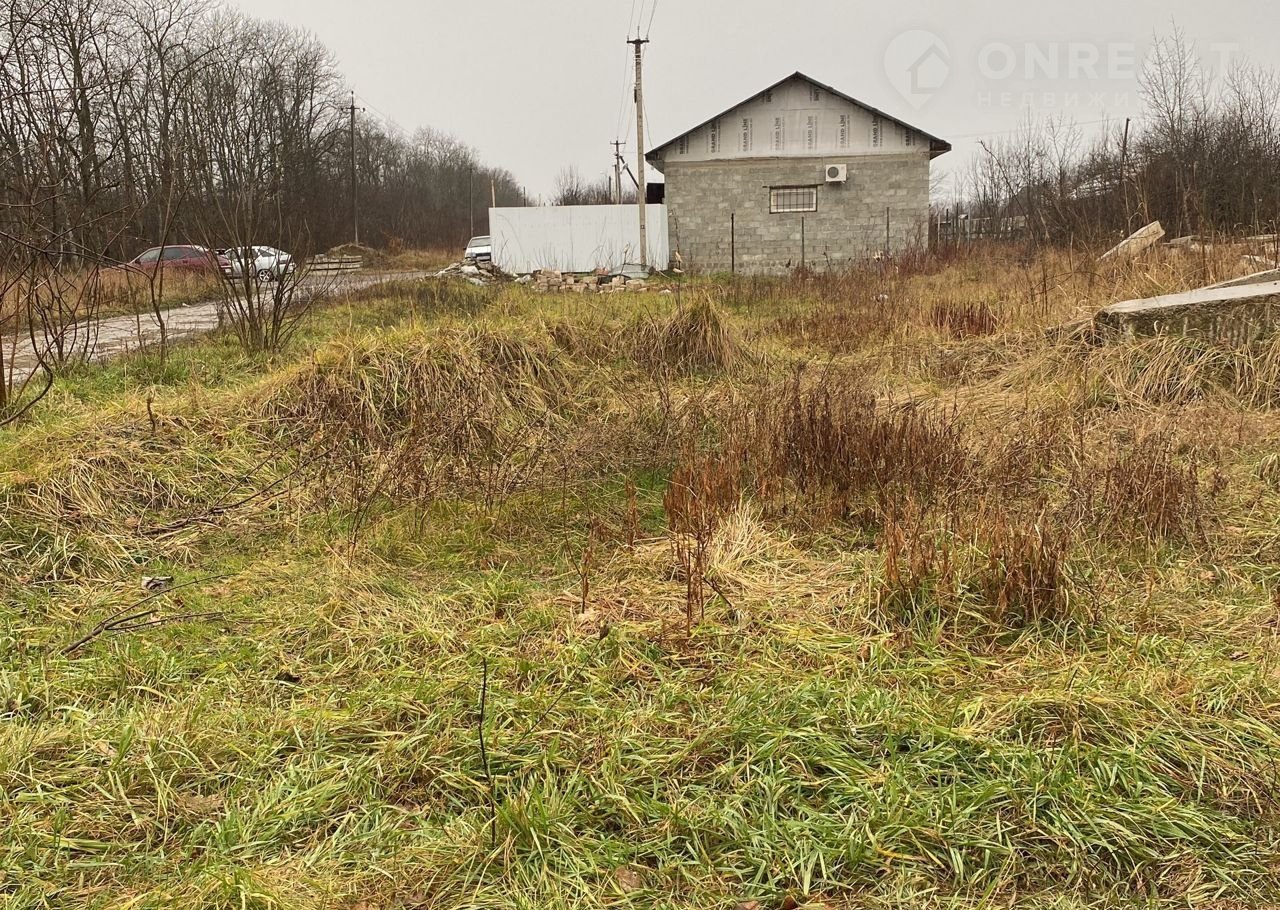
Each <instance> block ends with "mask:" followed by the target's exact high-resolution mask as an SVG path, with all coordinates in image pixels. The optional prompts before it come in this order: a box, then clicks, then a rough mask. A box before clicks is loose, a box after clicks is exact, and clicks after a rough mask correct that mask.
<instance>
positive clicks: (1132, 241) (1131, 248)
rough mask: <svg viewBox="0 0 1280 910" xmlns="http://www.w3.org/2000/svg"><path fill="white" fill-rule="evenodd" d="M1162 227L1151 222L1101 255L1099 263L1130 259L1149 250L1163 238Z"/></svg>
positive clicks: (1157, 223) (1155, 222)
mask: <svg viewBox="0 0 1280 910" xmlns="http://www.w3.org/2000/svg"><path fill="white" fill-rule="evenodd" d="M1164 233H1165V232H1164V225H1162V224H1161V223H1160V222H1159V221H1153V222H1151V224H1148V225H1147V226H1146V227H1144V228H1143V229H1142V230H1140V231H1135V232H1134V233H1133V234H1132V235H1131V236H1130V237H1129V238H1128V239H1127V240H1125V241H1124V242H1123V243H1121V244H1119V245H1118V246H1115V247H1113V248H1111V249H1110V250H1107V252H1105V253H1103V254H1102V259H1101V260H1099V261H1101V262H1107V261H1108V260H1111V259H1132V258H1133V257H1134V256H1137V255H1138V254H1139V253H1141V252H1143V251H1144V250H1149V249H1150V248H1151V247H1153V246H1155V245H1156V244H1157V243H1159V242H1160V241H1161V240H1162V239H1163V238H1164ZM1179 239H1181V238H1179Z"/></svg>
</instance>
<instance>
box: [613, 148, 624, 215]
mask: <svg viewBox="0 0 1280 910" xmlns="http://www.w3.org/2000/svg"><path fill="white" fill-rule="evenodd" d="M613 201H614V204H615V205H622V143H621V142H619V141H618V140H617V139H615V140H613Z"/></svg>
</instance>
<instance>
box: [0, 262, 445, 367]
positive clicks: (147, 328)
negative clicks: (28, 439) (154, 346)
mask: <svg viewBox="0 0 1280 910" xmlns="http://www.w3.org/2000/svg"><path fill="white" fill-rule="evenodd" d="M433 274H434V272H382V273H377V274H356V275H341V276H323V277H320V276H317V277H314V278H307V279H304V280H303V281H302V282H301V283H300V285H299V292H300V293H306V294H311V295H315V294H320V293H336V294H347V293H350V292H352V291H359V290H363V289H364V288H369V287H374V286H375V285H379V284H386V283H387V282H390V281H406V280H409V281H412V280H417V279H420V278H428V277H431V276H432V275H433ZM220 303H221V301H218V300H210V301H206V302H205V303H192V304H189V305H187V306H180V307H173V308H172V309H168V310H165V311H164V325H165V335H166V337H167V338H168V339H169V340H170V341H177V340H179V339H182V338H190V337H191V336H193V335H200V334H203V333H205V332H208V331H211V330H212V329H215V328H217V326H218V307H219V305H220ZM86 337H88V339H89V341H88V347H89V359H90V360H93V361H98V362H102V361H106V360H110V359H111V358H112V357H116V356H118V355H120V354H124V353H127V352H129V351H132V350H137V348H138V346H139V343H141V344H150V343H152V342H156V341H159V340H160V326H159V324H158V323H157V322H156V319H155V316H153V315H151V314H150V313H144V314H142V315H140V316H112V317H110V318H107V319H99V320H97V321H96V322H93V323H81V324H79V325H77V326H76V327H75V328H74V329H71V330H69V331H68V339H69V340H74V339H79V340H80V343H81V344H83V343H84V339H85V338H86ZM11 343H12V342H9V341H6V342H5V366H6V368H8V366H9V364H12V365H13V376H14V381H15V382H18V383H20V382H22V381H23V380H24V379H26V378H27V377H28V376H30V375H31V374H32V373H33V372H35V371H36V370H37V369H38V368H39V366H40V362H39V359H38V358H37V357H36V351H35V349H34V348H33V347H32V346H31V340H30V338H23V339H21V340H19V341H18V342H17V343H16V345H14V346H13V347H10V344H11Z"/></svg>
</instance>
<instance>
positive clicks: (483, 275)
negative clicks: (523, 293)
mask: <svg viewBox="0 0 1280 910" xmlns="http://www.w3.org/2000/svg"><path fill="white" fill-rule="evenodd" d="M436 277H437V278H465V279H466V280H467V281H469V282H470V283H471V284H474V285H476V286H478V287H484V286H485V285H489V284H497V283H499V282H505V281H510V280H511V276H509V275H507V274H506V273H505V272H503V271H502V269H500V268H498V267H497V266H495V265H494V264H493V262H492V261H491V260H488V259H481V260H478V261H477V260H475V259H464V260H462V262H455V263H454V264H453V265H450V266H446V267H445V268H443V269H441V270H440V271H438V272H436Z"/></svg>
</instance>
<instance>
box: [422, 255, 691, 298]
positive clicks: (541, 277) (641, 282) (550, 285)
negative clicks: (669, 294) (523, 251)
mask: <svg viewBox="0 0 1280 910" xmlns="http://www.w3.org/2000/svg"><path fill="white" fill-rule="evenodd" d="M648 275H649V272H648V271H647V270H643V269H642V268H641V267H640V266H624V267H623V268H622V269H621V270H620V271H618V272H610V271H609V270H607V269H600V270H598V271H596V272H594V273H588V274H585V275H582V274H573V273H570V272H561V271H558V270H555V269H539V270H538V271H536V272H534V273H533V274H532V275H521V276H519V277H518V278H512V277H511V276H510V275H507V274H506V273H505V272H503V271H502V270H501V269H499V268H498V267H497V266H495V265H494V264H493V263H492V262H489V261H488V260H480V261H478V262H477V261H474V260H471V259H467V260H464V261H462V262H455V263H454V264H453V265H451V266H448V267H447V268H443V269H441V270H440V271H438V272H436V273H435V277H437V278H461V279H464V280H466V281H469V282H470V283H471V284H474V285H477V286H479V287H484V286H487V285H491V284H498V283H503V282H513V283H515V284H519V285H524V286H525V287H528V288H530V289H531V290H534V291H538V292H539V293H543V294H561V293H562V294H570V293H573V294H616V293H619V292H622V291H649V290H653V288H652V287H651V285H650V284H649V280H648V278H647V277H646V276H648ZM668 290H669V289H668Z"/></svg>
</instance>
